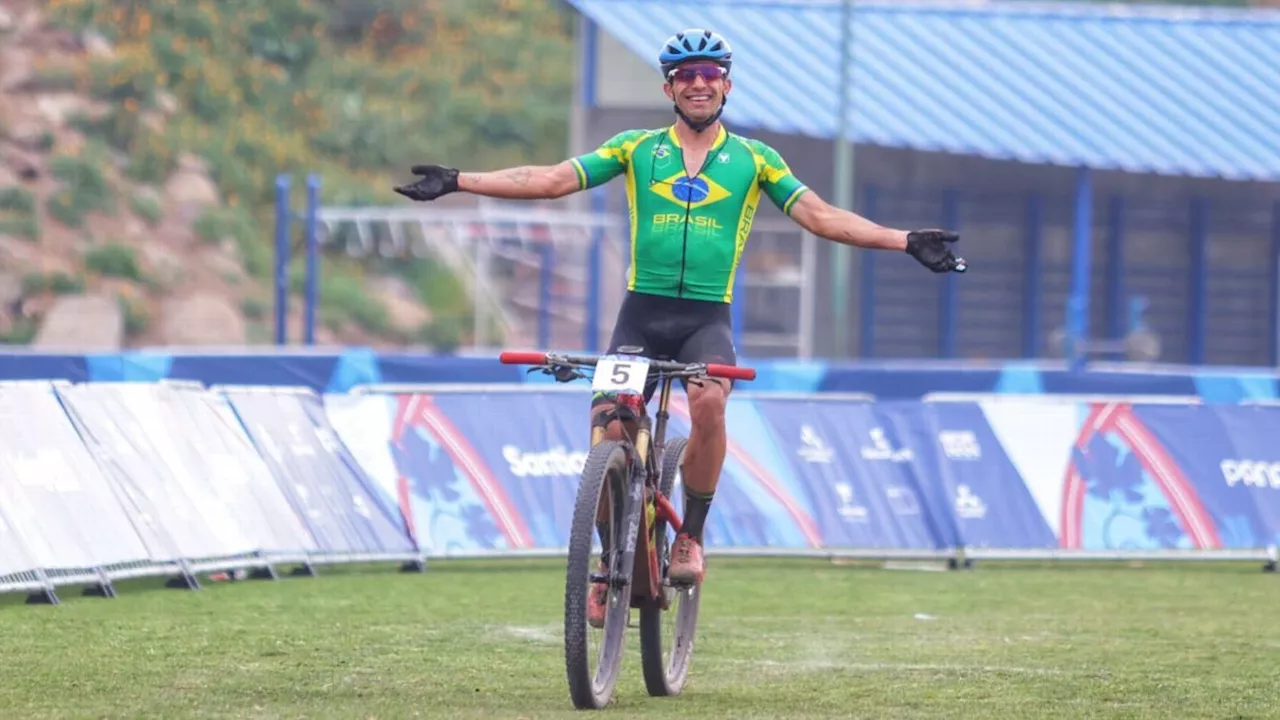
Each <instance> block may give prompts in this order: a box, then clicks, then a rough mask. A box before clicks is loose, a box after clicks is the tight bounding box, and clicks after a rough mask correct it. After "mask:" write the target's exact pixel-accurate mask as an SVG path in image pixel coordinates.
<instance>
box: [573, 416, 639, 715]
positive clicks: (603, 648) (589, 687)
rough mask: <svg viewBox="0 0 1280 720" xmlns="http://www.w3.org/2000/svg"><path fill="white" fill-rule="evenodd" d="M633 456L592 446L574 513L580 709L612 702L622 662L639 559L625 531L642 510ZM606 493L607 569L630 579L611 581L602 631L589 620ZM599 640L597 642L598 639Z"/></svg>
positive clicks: (614, 447)
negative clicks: (635, 494) (632, 491)
mask: <svg viewBox="0 0 1280 720" xmlns="http://www.w3.org/2000/svg"><path fill="white" fill-rule="evenodd" d="M629 454H630V453H629V450H628V447H627V446H626V445H624V444H623V443H620V442H617V441H615V440H603V441H601V442H599V443H598V444H596V445H595V447H593V448H592V449H591V452H590V453H589V454H588V456H587V462H586V465H585V467H584V468H583V471H582V482H581V484H580V485H579V487H578V496H577V502H576V505H575V507H574V511H573V526H572V529H571V530H570V535H569V559H568V568H567V572H566V574H565V592H564V652H565V671H566V673H567V674H568V679H569V695H570V697H571V698H572V699H573V705H574V707H576V708H578V709H579V710H588V709H599V708H603V707H605V706H606V705H608V704H609V701H610V700H611V699H612V697H613V689H614V685H615V684H616V683H617V680H618V670H619V668H620V667H621V665H622V648H623V640H624V639H625V638H626V633H627V621H628V620H629V618H630V614H631V582H630V579H629V578H630V568H631V563H632V558H634V557H635V544H634V542H633V543H631V551H630V552H626V545H627V544H628V543H627V542H626V535H625V533H626V528H628V527H631V526H632V523H631V522H628V520H629V518H628V517H627V516H628V514H634V515H636V516H637V518H638V515H639V512H640V506H639V504H638V503H634V502H628V501H627V495H628V490H629V488H630V486H631V482H630V480H631V478H630V475H631V465H630V463H629V462H628V460H627V458H628V456H629ZM602 497H603V498H604V502H605V507H606V508H608V516H609V522H608V526H609V536H610V546H611V548H612V552H611V553H610V554H609V555H610V557H609V560H608V562H607V565H606V568H605V570H604V572H606V573H607V574H608V576H609V577H610V578H617V577H619V576H620V575H625V576H626V577H627V578H628V580H627V582H626V583H617V582H615V583H612V584H611V585H610V587H609V594H608V599H607V601H606V608H607V609H606V612H605V618H604V627H603V628H602V629H601V630H597V629H595V628H592V627H591V626H590V625H589V624H588V623H587V597H588V593H589V592H591V591H592V590H593V588H594V585H595V583H593V582H592V580H591V576H592V575H594V574H596V573H597V572H598V571H599V570H600V568H599V567H598V563H596V562H594V561H593V558H592V554H593V552H592V551H593V544H594V538H595V534H596V509H597V507H598V506H599V503H600V502H601V498H602ZM597 636H598V637H597ZM593 639H594V640H597V642H596V643H593V642H592V640H593ZM593 644H597V645H598V648H599V649H598V651H596V652H592V649H591V648H592V645H593ZM593 660H594V661H595V662H594V663H593Z"/></svg>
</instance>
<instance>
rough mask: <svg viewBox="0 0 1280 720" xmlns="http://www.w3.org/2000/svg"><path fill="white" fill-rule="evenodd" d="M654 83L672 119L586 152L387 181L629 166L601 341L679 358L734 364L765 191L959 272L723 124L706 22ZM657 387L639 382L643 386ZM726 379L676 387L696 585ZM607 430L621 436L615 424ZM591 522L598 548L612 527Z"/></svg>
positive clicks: (449, 183) (687, 540)
mask: <svg viewBox="0 0 1280 720" xmlns="http://www.w3.org/2000/svg"><path fill="white" fill-rule="evenodd" d="M658 62H659V65H660V67H661V71H662V77H663V80H664V83H663V85H662V90H663V92H664V93H665V94H666V96H667V98H669V99H670V100H671V101H672V103H673V104H674V109H675V114H676V121H675V122H674V123H673V124H672V125H670V126H668V127H664V128H659V129H653V130H627V131H624V132H621V133H618V134H617V135H615V136H613V137H612V138H611V139H609V140H608V141H606V142H605V143H604V144H603V145H601V146H600V147H599V148H598V149H596V150H595V151H594V152H591V153H588V154H586V155H581V156H579V157H575V158H571V159H569V160H565V161H563V162H561V163H559V164H557V165H551V166H537V167H535V166H526V167H516V168H509V169H504V170H496V171H492V172H459V171H458V170H457V169H454V168H449V167H442V166H440V165H415V166H414V167H413V168H412V171H413V173H414V174H415V175H418V176H420V179H418V180H416V181H415V182H413V183H410V184H405V185H401V186H399V187H397V188H396V192H399V193H400V194H402V195H404V196H406V197H408V198H410V199H412V200H418V201H422V200H434V199H435V198H438V197H440V196H441V195H444V194H446V193H451V192H456V191H463V192H469V193H474V194H477V195H485V196H489V197H499V198H527V199H535V198H539V199H540V198H558V197H562V196H565V195H569V194H571V193H574V192H578V191H582V190H586V189H588V188H592V187H596V186H597V185H601V184H603V183H606V182H608V181H610V180H612V179H614V178H616V177H618V176H619V175H623V176H625V179H626V192H627V204H628V208H629V215H630V221H631V266H630V269H629V271H628V275H627V294H626V297H625V299H624V300H623V302H622V307H621V308H620V310H619V312H618V317H617V320H616V324H615V326H614V330H613V336H612V338H611V339H610V342H609V349H608V352H610V353H615V352H618V349H619V348H622V347H626V346H632V348H633V349H629V350H627V352H635V350H634V348H641V349H642V350H641V351H642V352H643V354H645V355H647V356H650V357H654V358H660V359H673V360H675V361H677V362H705V363H723V364H734V363H735V361H736V358H737V354H736V350H735V348H734V345H733V337H732V331H731V327H730V312H729V306H730V303H731V301H732V300H733V281H734V274H735V272H736V271H737V269H738V263H739V261H740V260H741V259H742V253H743V250H744V248H745V246H746V242H747V236H748V234H749V233H750V230H751V224H752V219H753V218H754V216H755V213H756V208H757V206H758V203H759V199H760V195H761V193H763V194H764V195H765V196H767V197H768V198H769V200H770V202H772V203H773V204H774V205H775V206H777V208H778V209H779V210H781V211H782V212H783V213H786V214H787V215H788V216H789V217H790V218H791V219H792V220H794V221H795V222H796V223H797V224H799V225H800V226H801V227H803V228H804V229H806V230H808V231H809V232H810V233H812V234H814V235H817V236H819V237H823V238H826V239H828V240H832V241H834V242H839V243H844V244H846V245H854V246H857V247H863V248H876V249H884V250H897V251H904V252H906V253H908V254H910V255H911V256H912V257H914V258H915V259H916V260H917V261H919V262H920V263H921V264H922V265H924V266H925V267H927V268H928V269H930V270H932V271H933V272H937V273H943V272H951V271H957V272H964V270H965V265H964V261H963V260H962V259H959V258H957V257H956V256H955V255H953V254H952V253H951V251H950V250H949V248H948V245H949V244H950V243H953V242H955V241H956V240H958V239H959V236H958V235H957V234H956V233H953V232H946V231H942V230H915V231H910V232H908V231H903V230H895V229H891V228H887V227H882V226H880V225H878V224H876V223H873V222H871V221H869V220H867V219H865V218H863V217H860V216H858V215H856V214H854V213H852V212H848V211H845V210H841V209H838V208H836V207H833V206H831V205H829V204H827V203H826V202H824V201H823V200H822V199H820V198H819V197H818V195H817V194H816V193H814V192H813V191H812V190H810V189H809V188H808V187H807V186H806V185H805V184H804V183H803V182H801V181H800V180H799V179H798V178H797V177H796V176H795V175H793V174H792V172H791V170H790V169H789V168H788V167H787V164H786V163H785V162H784V161H783V159H782V158H781V157H780V156H779V155H778V153H777V152H776V151H774V149H773V148H771V147H769V146H768V145H766V144H765V143H763V142H760V141H758V140H754V139H751V138H747V137H744V136H742V135H738V134H736V133H731V132H729V131H728V130H726V129H725V127H724V125H723V124H722V123H721V122H720V114H721V112H722V111H723V110H724V106H725V103H726V101H727V100H728V96H729V92H730V90H731V89H732V88H733V82H732V80H730V69H731V68H732V64H733V53H732V50H731V49H730V47H729V43H728V41H726V40H725V39H724V38H723V37H721V36H720V35H719V34H718V33H715V32H712V31H711V30H703V29H692V30H685V31H683V32H678V33H676V34H675V35H673V36H672V37H671V38H669V39H668V40H667V42H666V43H665V44H664V45H663V47H662V49H661V50H660V52H659V53H658ZM653 389H654V384H651V385H650V386H649V387H648V388H647V390H648V393H649V394H648V395H646V400H648V399H649V398H650V397H651V396H652V392H653ZM729 390H730V383H728V382H726V381H723V380H717V379H709V380H707V381H706V382H703V383H700V384H699V385H693V384H690V385H689V386H686V387H685V391H686V393H687V395H688V398H689V412H690V416H691V421H692V431H691V432H690V433H689V439H688V444H687V446H686V450H685V459H684V465H683V469H682V475H683V478H684V494H685V511H684V519H683V522H684V526H683V528H682V532H681V533H680V535H679V536H678V537H677V538H676V541H675V544H674V545H673V546H672V561H671V566H670V568H669V569H668V577H669V578H670V579H671V580H672V581H673V582H682V583H700V582H702V579H703V576H704V563H703V557H702V529H703V526H704V524H705V522H706V518H707V512H708V510H709V507H710V505H711V500H712V497H713V495H714V493H715V490H716V485H717V483H718V481H719V479H720V470H721V467H722V465H723V464H724V457H725V452H726V439H725V420H724V413H725V403H726V400H727V397H728V394H729ZM611 408H612V402H611V400H610V398H608V397H601V396H596V397H593V399H592V412H593V413H595V417H599V414H600V413H604V412H607V411H609V410H610V409H611ZM612 435H613V436H614V437H616V436H617V435H618V433H617V432H616V431H615V432H613V433H612ZM606 530H607V529H606V528H604V527H601V528H600V531H601V532H600V536H601V543H602V545H603V546H604V547H603V550H604V552H605V553H606V554H607V553H608V552H609V549H610V548H609V544H608V533H607V531H606ZM596 588H597V589H598V590H599V591H600V592H598V593H592V594H591V602H590V603H589V606H588V617H589V618H590V620H591V624H592V625H595V626H597V627H598V626H599V625H600V624H601V623H603V617H604V605H603V603H604V601H605V595H606V593H605V592H604V591H605V590H606V587H605V586H604V585H603V584H598V585H596Z"/></svg>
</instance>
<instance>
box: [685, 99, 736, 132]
mask: <svg viewBox="0 0 1280 720" xmlns="http://www.w3.org/2000/svg"><path fill="white" fill-rule="evenodd" d="M728 102H729V98H728V96H725V97H723V98H721V99H720V107H719V108H717V109H716V111H715V112H714V113H712V114H711V117H709V118H707V119H706V120H703V121H701V122H694V121H693V120H691V119H689V116H688V115H685V114H684V113H683V112H681V110H680V106H679V105H677V104H675V103H672V104H671V107H672V108H673V109H675V111H676V115H678V116H679V117H680V119H681V120H683V121H684V123H685V125H688V126H689V129H691V130H693V131H694V132H696V133H700V132H702V131H703V130H706V129H707V128H709V127H711V126H712V125H714V124H715V122H716V121H717V120H719V119H720V113H723V112H724V106H725V104H726V103H728Z"/></svg>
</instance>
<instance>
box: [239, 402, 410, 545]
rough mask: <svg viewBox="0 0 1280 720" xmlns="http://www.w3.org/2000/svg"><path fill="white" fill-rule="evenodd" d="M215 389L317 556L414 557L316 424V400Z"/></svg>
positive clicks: (362, 478)
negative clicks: (311, 541) (303, 527)
mask: <svg viewBox="0 0 1280 720" xmlns="http://www.w3.org/2000/svg"><path fill="white" fill-rule="evenodd" d="M222 392H223V394H224V395H225V396H226V397H227V399H228V401H229V402H230V403H231V406H232V408H233V409H234V410H235V412H236V415H238V416H239V418H240V421H241V423H242V425H243V426H244V428H245V430H247V432H248V435H249V438H250V439H251V440H252V441H253V443H254V446H255V447H257V449H258V452H259V453H260V454H261V456H262V457H263V459H264V460H265V461H266V464H267V467H269V468H270V470H271V473H272V475H273V476H274V477H275V481H276V484H277V486H278V487H279V488H280V490H281V491H282V493H283V494H284V496H285V498H286V499H287V500H288V501H289V503H290V505H292V507H293V509H294V512H296V513H297V515H298V516H299V517H300V518H301V519H302V521H303V523H304V524H305V525H306V527H307V528H308V530H310V532H311V536H312V537H313V538H314V539H315V543H316V546H317V547H318V548H319V551H320V552H321V553H326V554H343V555H345V554H352V553H354V554H370V555H388V554H392V555H406V554H412V553H414V552H415V548H414V545H413V542H412V540H411V539H410V538H409V536H408V534H407V532H406V531H405V528H404V520H403V518H401V517H400V515H399V512H398V511H394V510H389V509H388V504H387V503H386V502H385V501H384V500H383V498H381V497H380V495H379V493H378V492H377V490H375V489H374V487H373V483H372V482H371V481H370V480H369V478H368V477H367V476H366V475H365V473H364V472H363V470H362V469H361V468H359V467H358V466H357V465H356V464H355V462H354V461H351V460H350V459H349V457H348V456H347V455H346V453H345V450H344V448H343V447H342V443H341V441H340V440H339V439H338V438H337V436H336V434H334V432H333V431H332V429H330V428H329V426H328V423H327V422H324V421H323V412H322V411H319V410H318V408H319V407H320V405H319V399H318V398H317V397H316V396H314V395H311V394H301V393H295V392H271V391H262V390H240V389H226V390H223V391H222ZM308 405H313V406H315V408H317V410H316V411H315V412H313V410H311V409H309V408H308Z"/></svg>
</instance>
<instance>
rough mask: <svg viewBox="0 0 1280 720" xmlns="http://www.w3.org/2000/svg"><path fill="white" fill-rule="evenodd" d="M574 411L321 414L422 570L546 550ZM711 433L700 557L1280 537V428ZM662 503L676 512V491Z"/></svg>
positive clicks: (824, 420)
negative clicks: (708, 503) (477, 553)
mask: <svg viewBox="0 0 1280 720" xmlns="http://www.w3.org/2000/svg"><path fill="white" fill-rule="evenodd" d="M588 397H589V396H588V395H587V394H586V393H585V392H584V393H572V392H570V393H560V392H553V391H546V390H533V389H530V390H528V391H516V390H512V391H506V392H475V393H469V392H448V393H438V394H435V395H430V394H412V395H390V396H381V395H370V396H367V397H365V398H363V399H362V400H361V401H358V402H356V401H350V400H344V401H342V402H334V403H331V404H330V405H329V407H328V412H329V413H330V415H331V417H333V418H334V420H335V422H334V424H335V426H338V427H340V428H341V432H343V436H344V438H345V439H346V440H347V442H350V443H356V444H357V446H358V449H359V452H357V453H356V456H357V457H359V458H361V462H363V463H367V464H368V466H369V467H375V468H378V469H377V470H376V472H373V474H374V475H375V484H376V485H377V486H379V487H381V488H382V489H383V492H384V493H386V494H388V495H391V496H394V495H399V500H400V506H401V507H402V508H405V509H406V511H405V512H406V514H407V515H409V516H410V519H411V520H412V522H413V524H414V525H415V526H416V527H417V531H418V533H419V534H420V535H423V534H424V533H425V534H426V535H429V537H424V543H423V544H424V547H426V548H428V552H430V553H432V554H448V553H451V552H464V551H468V550H498V551H501V550H515V549H553V548H561V547H563V546H564V544H565V542H566V540H567V534H568V530H569V526H570V523H571V521H572V513H573V508H574V503H575V499H576V492H577V486H578V481H579V476H580V473H581V470H582V465H583V462H584V461H585V457H586V451H587V442H588V437H589V433H588V414H587V398H588ZM670 412H671V415H670V420H669V426H668V439H673V438H676V437H680V436H684V437H687V436H688V435H689V431H690V425H689V408H688V405H687V402H686V400H685V398H684V397H683V395H680V394H677V395H675V396H673V398H672V402H671V406H670ZM726 421H727V431H728V443H727V444H728V447H727V453H726V456H725V461H724V466H723V470H722V473H721V476H720V480H719V483H718V486H717V488H716V494H715V501H714V503H713V504H712V509H711V513H710V516H709V517H708V521H707V526H706V531H705V535H704V538H705V541H706V544H707V546H708V547H709V548H712V549H715V548H735V549H748V548H778V549H784V548H785V549H797V550H803V549H822V548H831V549H839V550H855V551H857V550H861V551H866V552H870V553H874V552H876V551H877V550H888V551H894V552H910V551H918V552H920V553H922V554H925V553H933V552H936V551H946V550H948V549H951V548H959V547H968V548H974V549H988V550H1023V551H1025V550H1037V549H1038V550H1068V551H1069V550H1105V549H1114V550H1121V551H1123V550H1148V549H1160V548H1166V549H1183V550H1191V549H1204V550H1212V549H1216V548H1265V547H1267V546H1268V545H1270V544H1272V543H1273V542H1275V541H1276V538H1277V530H1278V529H1280V452H1274V451H1272V450H1271V447H1270V444H1271V443H1272V442H1273V441H1272V438H1274V437H1275V436H1276V434H1277V433H1276V431H1277V430H1280V410H1276V411H1269V410H1260V409H1256V408H1243V407H1226V406H1222V407H1216V408H1209V407H1196V406H1177V405H1166V406H1153V407H1143V408H1139V409H1135V408H1133V407H1131V406H1129V405H1127V404H1124V403H1079V402H1073V401H1070V400H1065V399H1064V400H1047V399H1043V398H1033V397H1031V398H1016V399H1001V400H993V401H983V402H960V403H944V402H940V403H920V402H916V401H886V402H875V403H869V402H859V401H852V400H844V399H791V398H785V397H769V396H765V395H756V396H745V395H741V394H739V395H735V396H733V397H731V398H730V401H729V407H728V410H727V413H726ZM379 423H385V426H386V428H387V430H386V431H385V432H384V433H383V435H381V436H376V435H370V434H369V433H370V431H369V428H371V427H373V426H374V425H376V424H379ZM671 499H672V501H673V503H674V504H675V506H676V508H677V510H680V511H683V488H682V486H681V485H680V484H677V485H676V487H675V491H674V492H673V493H672V498H671ZM424 528H426V530H425V531H424Z"/></svg>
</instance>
